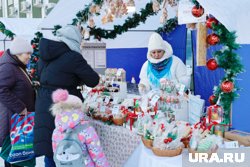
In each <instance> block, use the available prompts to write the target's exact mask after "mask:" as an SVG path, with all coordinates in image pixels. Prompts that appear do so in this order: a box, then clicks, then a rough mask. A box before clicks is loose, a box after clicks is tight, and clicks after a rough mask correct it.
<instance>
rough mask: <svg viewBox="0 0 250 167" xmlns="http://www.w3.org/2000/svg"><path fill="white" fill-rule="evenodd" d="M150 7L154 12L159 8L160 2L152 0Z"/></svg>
mask: <svg viewBox="0 0 250 167" xmlns="http://www.w3.org/2000/svg"><path fill="white" fill-rule="evenodd" d="M152 8H153V11H154V12H158V11H159V10H160V3H159V2H158V1H156V0H154V1H153V4H152Z"/></svg>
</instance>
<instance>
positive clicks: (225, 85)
mask: <svg viewBox="0 0 250 167" xmlns="http://www.w3.org/2000/svg"><path fill="white" fill-rule="evenodd" d="M233 89H234V84H233V82H231V81H223V82H222V83H221V90H222V91H223V92H224V93H230V92H232V90H233Z"/></svg>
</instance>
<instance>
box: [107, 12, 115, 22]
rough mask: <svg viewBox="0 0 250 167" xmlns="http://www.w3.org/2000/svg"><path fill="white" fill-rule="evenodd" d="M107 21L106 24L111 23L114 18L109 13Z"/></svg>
mask: <svg viewBox="0 0 250 167" xmlns="http://www.w3.org/2000/svg"><path fill="white" fill-rule="evenodd" d="M107 21H108V22H113V21H114V16H113V15H112V14H111V13H108V15H107Z"/></svg>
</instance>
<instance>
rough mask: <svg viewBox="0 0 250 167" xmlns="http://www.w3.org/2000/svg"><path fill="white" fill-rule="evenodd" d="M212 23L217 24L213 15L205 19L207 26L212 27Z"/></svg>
mask: <svg viewBox="0 0 250 167" xmlns="http://www.w3.org/2000/svg"><path fill="white" fill-rule="evenodd" d="M213 24H214V25H217V24H218V20H216V19H215V18H214V17H210V18H209V19H207V21H206V26H207V28H210V29H212V28H213V27H212V25H213Z"/></svg>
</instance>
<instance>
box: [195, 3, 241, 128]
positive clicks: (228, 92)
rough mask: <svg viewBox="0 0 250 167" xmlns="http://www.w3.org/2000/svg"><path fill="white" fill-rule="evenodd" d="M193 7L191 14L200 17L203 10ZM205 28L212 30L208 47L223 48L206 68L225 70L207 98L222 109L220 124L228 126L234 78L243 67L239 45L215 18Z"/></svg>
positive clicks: (234, 90)
mask: <svg viewBox="0 0 250 167" xmlns="http://www.w3.org/2000/svg"><path fill="white" fill-rule="evenodd" d="M193 2H194V4H195V6H194V7H193V10H192V14H193V15H194V16H198V17H200V16H201V15H202V14H203V13H204V10H203V8H202V6H200V4H199V3H198V2H197V1H196V0H193ZM206 26H207V27H208V28H210V29H212V30H213V33H212V34H209V35H208V36H207V43H208V44H209V45H216V44H221V45H223V46H224V47H223V48H222V49H221V50H219V51H215V52H214V53H213V58H212V59H210V60H208V61H207V68H208V69H209V70H215V69H217V67H221V68H223V69H224V70H225V76H224V77H223V78H222V79H221V81H220V84H219V85H218V86H215V87H214V94H213V95H211V96H210V97H209V102H210V104H211V105H220V106H221V107H222V108H223V109H224V117H223V122H222V124H230V112H231V104H232V102H233V101H234V99H235V97H237V96H238V95H239V94H238V93H237V91H238V90H239V88H238V87H237V86H235V78H236V77H237V75H238V74H239V73H242V72H243V65H242V64H241V61H240V56H239V54H237V53H235V50H237V49H238V48H239V44H237V43H236V42H235V40H236V35H235V32H229V31H228V30H227V29H226V27H225V26H224V25H222V24H221V23H219V22H218V21H217V20H216V19H215V18H213V17H210V18H208V19H207V21H206Z"/></svg>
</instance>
